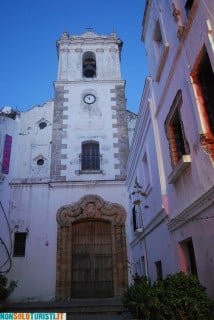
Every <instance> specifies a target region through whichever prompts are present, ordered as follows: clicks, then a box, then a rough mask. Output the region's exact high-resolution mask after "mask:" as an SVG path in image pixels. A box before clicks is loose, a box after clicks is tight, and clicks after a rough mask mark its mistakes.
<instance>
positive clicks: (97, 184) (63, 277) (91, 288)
mask: <svg viewBox="0 0 214 320" xmlns="http://www.w3.org/2000/svg"><path fill="white" fill-rule="evenodd" d="M121 48H122V42H121V40H120V39H118V37H117V35H116V33H115V32H112V33H111V34H110V36H103V35H97V34H95V33H94V32H92V31H87V32H85V33H83V34H82V35H80V36H77V35H74V36H71V35H69V34H68V33H63V35H62V37H61V39H60V40H59V41H57V51H58V58H59V67H58V77H57V81H56V82H55V83H54V88H55V99H54V114H53V129H52V158H51V175H50V181H51V182H50V185H51V186H53V189H54V191H53V192H55V194H56V195H57V196H58V195H59V194H60V199H61V207H60V208H59V210H58V213H57V272H56V296H57V298H60V299H64V298H66V299H67V298H69V297H71V298H89V297H95V298H97V297H99V298H101V297H105V298H106V297H116V296H119V295H121V294H122V292H123V291H124V289H125V288H126V285H127V262H126V261H127V255H126V240H125V220H126V210H125V207H126V202H127V199H126V189H125V178H126V161H127V157H128V151H129V146H128V128H127V117H126V108H125V104H126V101H125V81H124V80H122V79H121V72H120V55H121ZM57 196H56V198H57Z"/></svg>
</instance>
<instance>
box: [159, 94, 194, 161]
mask: <svg viewBox="0 0 214 320" xmlns="http://www.w3.org/2000/svg"><path fill="white" fill-rule="evenodd" d="M181 106H182V92H181V90H179V91H178V92H177V94H176V97H175V99H174V101H173V104H172V106H171V108H170V112H169V114H168V116H167V118H166V121H165V131H166V136H167V138H168V141H169V148H170V156H171V162H172V166H173V167H175V166H176V165H177V163H178V162H179V161H180V160H181V159H182V157H183V155H187V154H189V152H190V149H189V144H188V142H187V139H186V136H185V132H184V128H183V122H182V119H181V114H180V108H181Z"/></svg>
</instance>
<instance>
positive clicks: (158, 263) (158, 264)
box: [155, 260, 163, 281]
mask: <svg viewBox="0 0 214 320" xmlns="http://www.w3.org/2000/svg"><path fill="white" fill-rule="evenodd" d="M155 267H156V274H157V280H158V281H159V280H162V279H163V271H162V263H161V261H160V260H159V261H156V262H155Z"/></svg>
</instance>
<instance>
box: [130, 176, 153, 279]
mask: <svg viewBox="0 0 214 320" xmlns="http://www.w3.org/2000/svg"><path fill="white" fill-rule="evenodd" d="M131 194H132V196H133V205H134V206H137V207H138V208H139V212H138V214H140V218H141V224H142V228H137V229H136V231H137V232H143V242H144V253H145V269H146V277H147V279H149V264H148V251H147V244H146V235H145V227H144V212H143V210H142V200H141V197H146V193H145V192H143V191H142V186H141V185H140V184H139V183H138V182H137V181H136V182H135V185H134V191H133V192H132V193H131ZM145 208H149V207H148V206H145Z"/></svg>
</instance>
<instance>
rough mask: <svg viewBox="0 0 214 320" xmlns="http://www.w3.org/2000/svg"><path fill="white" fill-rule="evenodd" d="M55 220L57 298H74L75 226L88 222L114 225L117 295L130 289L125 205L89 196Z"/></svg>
mask: <svg viewBox="0 0 214 320" xmlns="http://www.w3.org/2000/svg"><path fill="white" fill-rule="evenodd" d="M56 219H57V223H58V235H57V275H56V298H57V299H69V298H70V297H71V291H72V279H71V274H72V270H71V269H72V261H71V260H72V259H71V256H72V224H73V223H78V222H81V221H87V220H103V221H108V222H109V223H110V224H111V239H112V261H113V266H112V267H113V284H114V296H120V295H121V294H122V293H123V291H124V290H125V289H126V287H127V255H126V239H125V219H126V212H125V209H124V208H123V206H121V205H119V204H116V203H111V202H107V201H104V200H103V199H102V198H101V197H99V196H97V195H86V196H84V197H82V198H81V199H80V200H79V201H78V202H76V203H74V204H71V205H66V206H63V207H61V208H60V209H59V210H58V212H57V217H56Z"/></svg>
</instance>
